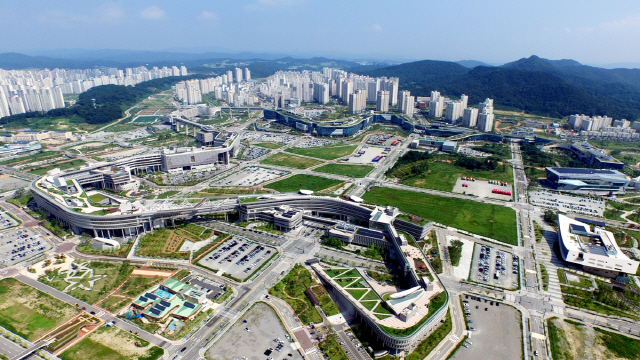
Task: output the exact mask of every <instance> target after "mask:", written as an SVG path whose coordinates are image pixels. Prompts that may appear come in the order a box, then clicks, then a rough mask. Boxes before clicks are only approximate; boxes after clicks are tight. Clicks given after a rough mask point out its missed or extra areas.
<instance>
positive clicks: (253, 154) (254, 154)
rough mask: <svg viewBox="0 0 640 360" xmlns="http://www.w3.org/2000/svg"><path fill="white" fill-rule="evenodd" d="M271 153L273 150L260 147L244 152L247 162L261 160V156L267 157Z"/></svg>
mask: <svg viewBox="0 0 640 360" xmlns="http://www.w3.org/2000/svg"><path fill="white" fill-rule="evenodd" d="M270 152H271V150H269V149H265V148H261V147H258V146H255V147H250V148H248V149H247V151H245V152H244V158H245V159H247V160H253V159H257V158H259V157H260V156H264V155H267V154H268V153H270Z"/></svg>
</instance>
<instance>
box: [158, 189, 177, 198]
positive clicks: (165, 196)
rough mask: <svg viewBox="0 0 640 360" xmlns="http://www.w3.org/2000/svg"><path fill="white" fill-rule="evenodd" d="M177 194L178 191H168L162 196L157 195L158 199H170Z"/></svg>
mask: <svg viewBox="0 0 640 360" xmlns="http://www.w3.org/2000/svg"><path fill="white" fill-rule="evenodd" d="M177 193H179V191H176V190H169V191H165V192H163V193H162V194H160V195H158V199H166V198H170V197H172V196H173V195H175V194H177Z"/></svg>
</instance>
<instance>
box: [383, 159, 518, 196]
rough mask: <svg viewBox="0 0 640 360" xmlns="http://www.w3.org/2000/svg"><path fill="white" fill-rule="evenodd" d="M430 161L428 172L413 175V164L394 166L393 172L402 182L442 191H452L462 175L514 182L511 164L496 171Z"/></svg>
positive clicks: (500, 166)
mask: <svg viewBox="0 0 640 360" xmlns="http://www.w3.org/2000/svg"><path fill="white" fill-rule="evenodd" d="M453 159H454V158H451V159H449V158H448V157H446V158H444V159H443V160H448V161H454V160H453ZM428 163H429V170H428V172H423V173H421V174H419V175H413V174H412V173H411V168H412V167H413V164H407V165H404V166H400V167H398V168H394V169H393V171H392V173H391V174H392V175H393V176H395V177H399V178H400V179H401V181H400V182H401V183H402V184H405V185H409V186H415V187H421V188H425V189H433V190H441V191H452V190H453V187H454V186H455V184H456V180H457V179H459V178H461V177H462V176H472V177H475V178H477V179H478V180H498V181H506V182H508V183H509V184H511V183H512V182H513V170H512V168H511V166H510V165H505V166H502V165H498V168H497V169H496V170H495V171H487V170H485V171H483V170H474V171H472V170H467V169H465V168H463V167H460V166H456V165H454V164H453V163H452V162H451V163H449V162H444V161H441V160H429V161H428Z"/></svg>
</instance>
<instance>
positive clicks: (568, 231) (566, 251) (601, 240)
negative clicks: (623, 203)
mask: <svg viewBox="0 0 640 360" xmlns="http://www.w3.org/2000/svg"><path fill="white" fill-rule="evenodd" d="M558 240H559V243H560V252H561V254H562V258H563V259H564V260H565V261H567V262H570V263H574V264H578V265H582V267H583V268H584V270H585V271H588V272H591V273H594V274H597V275H600V276H604V277H609V278H615V277H617V276H619V275H622V274H621V273H624V274H635V273H636V271H637V270H638V264H639V263H638V262H637V261H635V260H631V259H630V258H629V257H628V256H627V255H625V254H624V253H623V252H622V250H620V247H619V246H618V244H617V243H616V241H615V238H614V236H613V233H612V232H611V231H607V230H605V229H603V228H600V227H597V226H594V228H593V230H591V225H589V224H585V223H583V222H580V221H577V220H574V219H571V218H569V217H567V216H564V215H558Z"/></svg>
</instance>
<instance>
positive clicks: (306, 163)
mask: <svg viewBox="0 0 640 360" xmlns="http://www.w3.org/2000/svg"><path fill="white" fill-rule="evenodd" d="M260 163H261V164H267V165H277V166H287V167H291V168H295V169H306V168H309V167H312V166H316V165H319V164H322V161H319V160H314V159H309V158H304V157H301V156H293V155H289V154H286V153H279V154H275V155H273V156H270V157H268V158H266V159H264V160H262V161H261V162H260Z"/></svg>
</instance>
